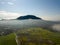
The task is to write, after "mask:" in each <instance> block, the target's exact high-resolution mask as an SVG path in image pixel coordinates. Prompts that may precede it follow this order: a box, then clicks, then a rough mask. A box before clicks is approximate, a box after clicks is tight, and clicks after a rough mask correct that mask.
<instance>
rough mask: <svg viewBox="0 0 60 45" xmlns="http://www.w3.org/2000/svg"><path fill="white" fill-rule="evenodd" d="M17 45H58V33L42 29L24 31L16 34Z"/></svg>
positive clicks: (59, 34) (59, 43)
mask: <svg viewBox="0 0 60 45" xmlns="http://www.w3.org/2000/svg"><path fill="white" fill-rule="evenodd" d="M16 40H17V41H18V42H17V43H18V45H60V33H59V32H51V31H49V30H46V29H42V28H31V29H24V30H20V31H18V32H17V37H16Z"/></svg>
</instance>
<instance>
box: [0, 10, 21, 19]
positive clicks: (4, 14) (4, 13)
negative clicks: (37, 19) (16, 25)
mask: <svg viewBox="0 0 60 45" xmlns="http://www.w3.org/2000/svg"><path fill="white" fill-rule="evenodd" d="M21 15H22V14H20V13H13V12H7V11H0V19H15V18H17V17H19V16H21Z"/></svg>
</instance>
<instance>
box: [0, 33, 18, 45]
mask: <svg viewBox="0 0 60 45" xmlns="http://www.w3.org/2000/svg"><path fill="white" fill-rule="evenodd" d="M0 45H17V44H16V41H15V35H14V33H11V34H9V35H6V36H0Z"/></svg>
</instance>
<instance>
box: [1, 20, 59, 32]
mask: <svg viewBox="0 0 60 45" xmlns="http://www.w3.org/2000/svg"><path fill="white" fill-rule="evenodd" d="M33 27H42V28H47V29H52V30H54V31H60V22H54V21H45V20H33V19H28V20H0V31H5V30H15V31H16V30H20V29H25V28H33Z"/></svg>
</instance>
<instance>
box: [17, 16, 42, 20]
mask: <svg viewBox="0 0 60 45" xmlns="http://www.w3.org/2000/svg"><path fill="white" fill-rule="evenodd" d="M17 19H19V20H25V19H40V20H41V18H39V17H36V16H34V15H26V16H20V17H18V18H17Z"/></svg>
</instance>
